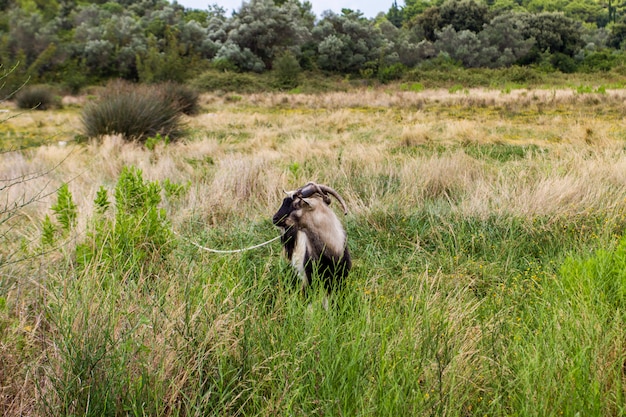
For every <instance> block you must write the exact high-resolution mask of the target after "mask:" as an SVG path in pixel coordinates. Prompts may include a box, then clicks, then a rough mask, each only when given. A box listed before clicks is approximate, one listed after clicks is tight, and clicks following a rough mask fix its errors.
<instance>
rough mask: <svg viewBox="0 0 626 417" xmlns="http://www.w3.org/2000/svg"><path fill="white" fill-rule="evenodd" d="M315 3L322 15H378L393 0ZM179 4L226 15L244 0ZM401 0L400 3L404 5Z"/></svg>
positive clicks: (316, 0)
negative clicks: (219, 9)
mask: <svg viewBox="0 0 626 417" xmlns="http://www.w3.org/2000/svg"><path fill="white" fill-rule="evenodd" d="M309 1H310V2H311V4H312V5H313V13H315V15H316V16H317V17H320V15H321V14H322V12H323V11H324V10H332V11H333V12H335V13H341V9H343V8H347V9H352V10H360V11H361V12H363V15H364V16H365V17H376V15H377V14H378V13H379V12H385V13H386V12H387V11H388V10H389V7H391V4H392V3H393V0H379V1H373V0H369V1H358V0H309ZM177 2H178V4H181V5H183V6H185V7H189V8H192V9H200V10H206V9H207V6H208V5H209V4H218V5H219V6H222V7H223V8H225V9H226V16H230V14H231V12H232V11H233V10H239V8H240V7H241V3H242V0H177ZM403 4H404V2H403V1H399V2H398V5H403Z"/></svg>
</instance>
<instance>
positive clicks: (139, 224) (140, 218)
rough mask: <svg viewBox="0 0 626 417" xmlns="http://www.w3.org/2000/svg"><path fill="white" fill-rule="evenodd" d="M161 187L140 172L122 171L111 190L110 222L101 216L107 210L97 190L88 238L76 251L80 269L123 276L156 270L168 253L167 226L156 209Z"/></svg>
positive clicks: (102, 194) (162, 213)
mask: <svg viewBox="0 0 626 417" xmlns="http://www.w3.org/2000/svg"><path fill="white" fill-rule="evenodd" d="M161 190H162V189H161V186H160V185H159V183H158V182H147V181H144V179H143V174H142V171H141V170H140V169H137V168H134V167H131V168H128V167H124V169H123V170H122V173H121V174H120V178H119V179H118V182H117V185H116V187H115V205H114V209H115V213H114V219H110V218H107V217H105V216H104V213H105V212H106V211H107V209H108V207H109V206H110V203H109V200H108V195H107V192H106V190H104V189H103V188H100V190H99V191H98V195H97V196H96V200H95V201H94V204H95V207H96V212H98V213H99V214H100V217H97V218H96V219H95V224H94V227H93V230H92V231H91V232H90V233H89V238H88V239H87V240H86V241H85V242H84V243H82V244H80V245H79V246H78V247H77V249H76V258H77V261H78V263H79V264H80V265H82V266H83V267H87V266H89V265H90V264H91V263H93V262H95V265H97V266H98V268H103V269H104V270H107V271H117V272H120V271H123V272H124V274H123V275H126V276H134V277H136V276H139V275H140V274H141V273H142V272H150V271H151V270H152V269H154V270H158V269H159V267H161V265H160V262H159V260H160V259H162V256H164V255H165V254H167V253H168V252H169V251H170V250H171V244H170V238H171V232H170V226H169V222H168V221H167V219H166V215H165V211H164V210H163V209H162V208H159V204H160V203H161Z"/></svg>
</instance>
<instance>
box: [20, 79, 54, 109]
mask: <svg viewBox="0 0 626 417" xmlns="http://www.w3.org/2000/svg"><path fill="white" fill-rule="evenodd" d="M15 101H16V103H17V107H19V108H20V109H35V110H48V109H51V108H53V107H60V105H61V104H60V101H59V99H58V98H57V97H56V96H55V94H54V92H53V91H52V89H51V88H50V87H48V86H45V85H33V86H29V87H24V88H23V89H22V90H20V91H19V92H18V93H17V94H16V95H15Z"/></svg>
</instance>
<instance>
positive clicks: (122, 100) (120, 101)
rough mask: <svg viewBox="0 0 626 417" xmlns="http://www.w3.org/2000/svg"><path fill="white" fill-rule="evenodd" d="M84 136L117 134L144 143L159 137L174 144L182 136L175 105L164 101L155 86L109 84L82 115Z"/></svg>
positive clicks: (179, 115) (178, 112)
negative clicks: (168, 139)
mask: <svg viewBox="0 0 626 417" xmlns="http://www.w3.org/2000/svg"><path fill="white" fill-rule="evenodd" d="M82 123H83V128H84V130H85V134H86V135H87V136H90V137H98V136H103V135H115V134H119V135H122V137H123V138H124V139H126V140H137V141H140V142H143V141H145V140H146V138H148V137H153V136H156V135H157V134H160V135H162V136H168V137H169V138H170V139H172V140H176V139H177V138H178V137H179V136H180V135H181V133H182V124H181V113H180V107H179V103H178V101H175V102H172V101H168V100H166V96H164V95H163V94H162V93H161V92H160V91H159V89H158V88H156V87H154V86H135V85H132V84H128V83H121V82H118V83H112V84H109V86H108V87H107V92H106V93H105V94H104V95H103V96H102V97H101V98H100V100H99V101H97V102H94V103H90V104H88V105H87V106H85V108H84V110H83V113H82Z"/></svg>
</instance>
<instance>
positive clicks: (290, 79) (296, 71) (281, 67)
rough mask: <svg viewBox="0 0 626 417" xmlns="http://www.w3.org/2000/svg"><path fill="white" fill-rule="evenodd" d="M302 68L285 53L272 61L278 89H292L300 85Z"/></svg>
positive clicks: (289, 53) (294, 58)
mask: <svg viewBox="0 0 626 417" xmlns="http://www.w3.org/2000/svg"><path fill="white" fill-rule="evenodd" d="M301 72H302V68H300V64H299V63H298V60H297V59H296V57H295V56H294V55H293V54H292V53H291V52H285V53H283V54H281V55H280V56H279V57H278V58H276V59H275V60H274V77H275V79H276V81H275V83H276V86H277V87H278V88H281V89H292V88H296V87H297V86H298V84H300V73H301Z"/></svg>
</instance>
